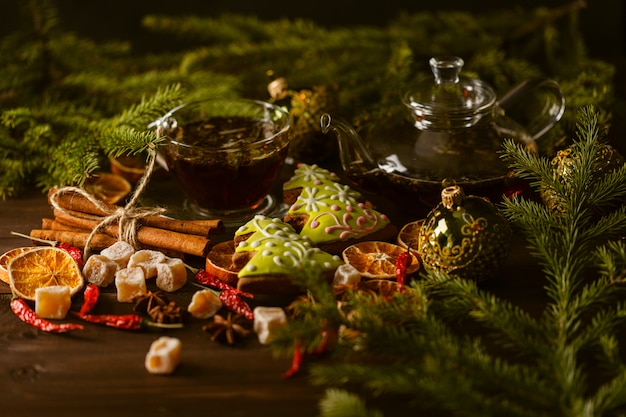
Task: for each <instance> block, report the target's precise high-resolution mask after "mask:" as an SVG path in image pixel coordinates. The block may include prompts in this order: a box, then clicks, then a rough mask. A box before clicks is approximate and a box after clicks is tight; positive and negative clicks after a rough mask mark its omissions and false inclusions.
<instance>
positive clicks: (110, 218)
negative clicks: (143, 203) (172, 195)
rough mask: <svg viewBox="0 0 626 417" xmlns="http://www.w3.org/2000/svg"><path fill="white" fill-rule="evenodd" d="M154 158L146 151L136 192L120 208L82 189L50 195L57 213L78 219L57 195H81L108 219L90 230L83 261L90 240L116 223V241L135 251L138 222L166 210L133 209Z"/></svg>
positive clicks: (148, 175)
mask: <svg viewBox="0 0 626 417" xmlns="http://www.w3.org/2000/svg"><path fill="white" fill-rule="evenodd" d="M156 155H157V154H156V150H155V149H153V148H151V149H149V154H148V163H147V166H146V170H145V172H144V174H143V176H142V177H141V178H140V179H139V181H138V182H137V187H136V188H135V191H134V192H133V193H132V194H131V198H130V199H129V200H128V202H127V203H126V204H125V205H124V206H123V207H117V208H112V207H111V205H110V204H106V203H104V202H103V201H101V200H100V199H98V198H96V197H95V196H94V195H92V194H90V193H89V192H87V191H86V190H85V189H84V188H81V187H71V186H68V187H62V188H59V189H58V190H56V191H55V192H54V193H53V194H52V195H51V196H50V204H52V207H54V208H55V209H56V210H60V211H61V212H63V213H65V214H71V215H72V216H75V217H80V216H77V214H76V213H74V212H72V213H69V212H68V210H66V209H64V208H63V207H61V206H60V205H59V203H58V202H57V196H60V195H61V194H63V193H76V194H80V195H81V196H83V197H85V198H86V199H88V200H89V201H90V202H91V203H92V204H93V205H94V206H96V207H97V208H98V209H99V210H102V212H103V213H107V216H105V217H104V218H103V219H102V221H101V222H100V223H98V225H97V226H96V227H95V228H94V229H93V230H92V231H91V233H90V234H89V237H88V238H87V241H86V242H85V248H84V258H85V259H87V257H88V256H89V250H90V244H91V240H92V239H93V237H94V236H95V235H96V234H97V233H98V232H99V231H100V230H102V229H103V228H105V227H107V226H109V225H111V224H114V223H116V222H117V225H118V240H123V241H125V242H128V243H129V244H131V245H132V246H133V247H134V248H137V247H138V243H137V229H138V222H139V220H140V219H142V218H144V217H148V216H156V215H159V214H162V213H164V212H165V211H166V209H165V208H161V207H136V204H137V201H139V197H140V196H141V194H142V193H143V191H144V190H145V188H146V186H147V185H148V182H149V181H150V177H151V176H152V171H153V170H154V164H155V162H156ZM85 218H87V217H85Z"/></svg>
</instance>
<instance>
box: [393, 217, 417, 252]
mask: <svg viewBox="0 0 626 417" xmlns="http://www.w3.org/2000/svg"><path fill="white" fill-rule="evenodd" d="M422 224H424V219H420V220H415V221H412V222H409V223H407V224H405V225H404V226H402V228H401V229H400V232H398V237H397V242H398V245H399V246H401V247H403V248H405V249H406V248H408V247H410V248H411V249H412V250H415V251H417V248H418V247H419V235H420V229H421V228H422Z"/></svg>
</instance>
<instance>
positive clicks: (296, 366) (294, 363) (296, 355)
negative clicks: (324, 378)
mask: <svg viewBox="0 0 626 417" xmlns="http://www.w3.org/2000/svg"><path fill="white" fill-rule="evenodd" d="M303 361H304V350H303V348H302V343H301V342H299V341H294V343H293V357H292V358H291V367H290V368H289V369H288V370H287V371H286V372H285V373H284V374H283V378H291V377H292V376H294V375H295V374H297V373H298V372H299V371H300V366H301V365H302V362H303Z"/></svg>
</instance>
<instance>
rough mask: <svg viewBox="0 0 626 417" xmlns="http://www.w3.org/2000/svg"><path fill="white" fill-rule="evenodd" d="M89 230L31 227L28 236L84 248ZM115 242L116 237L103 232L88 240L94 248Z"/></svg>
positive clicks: (100, 248)
mask: <svg viewBox="0 0 626 417" xmlns="http://www.w3.org/2000/svg"><path fill="white" fill-rule="evenodd" d="M89 235H90V233H89V232H75V231H71V230H41V229H33V230H31V231H30V236H31V237H33V238H35V239H45V240H52V241H56V242H63V243H69V244H70V245H72V246H76V247H78V248H84V247H85V244H86V243H87V239H88V238H89ZM115 242H117V239H115V238H114V237H111V236H109V235H106V234H103V233H96V234H95V235H94V236H93V238H92V239H91V242H90V244H89V245H90V247H91V248H92V249H94V250H102V249H104V248H108V247H109V246H111V245H112V244H114V243H115Z"/></svg>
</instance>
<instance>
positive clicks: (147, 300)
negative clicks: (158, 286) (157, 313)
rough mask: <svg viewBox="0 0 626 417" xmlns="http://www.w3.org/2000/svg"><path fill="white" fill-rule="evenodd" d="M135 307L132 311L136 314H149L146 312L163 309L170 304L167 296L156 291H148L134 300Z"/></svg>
mask: <svg viewBox="0 0 626 417" xmlns="http://www.w3.org/2000/svg"><path fill="white" fill-rule="evenodd" d="M134 302H135V305H134V307H133V310H135V311H136V312H137V313H144V314H149V313H148V312H149V311H150V310H152V309H153V308H155V307H164V306H166V305H168V304H169V303H170V298H169V297H168V296H167V294H165V293H163V292H161V291H157V292H152V291H148V292H147V293H145V294H143V295H140V296H138V297H136V298H135V299H134Z"/></svg>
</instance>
